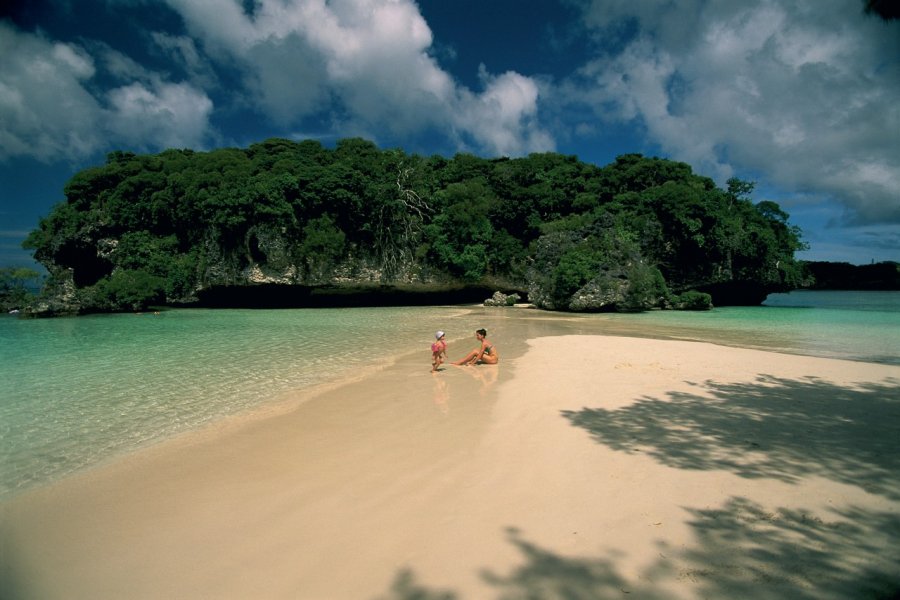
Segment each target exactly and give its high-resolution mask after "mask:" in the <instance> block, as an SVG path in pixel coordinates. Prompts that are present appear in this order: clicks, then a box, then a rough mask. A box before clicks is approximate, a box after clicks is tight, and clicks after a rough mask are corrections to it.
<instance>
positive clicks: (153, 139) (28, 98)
mask: <svg viewBox="0 0 900 600" xmlns="http://www.w3.org/2000/svg"><path fill="white" fill-rule="evenodd" d="M101 70H102V71H103V73H104V74H105V75H106V76H108V77H110V78H111V79H113V80H120V81H122V80H124V81H125V83H123V84H122V85H120V86H117V87H113V88H111V89H108V90H105V91H99V92H98V91H96V88H97V86H96V85H94V82H95V76H96V75H97V74H98V72H100V71H101ZM211 110H212V102H211V101H210V99H209V98H208V97H207V96H206V95H205V93H204V92H202V91H200V90H198V89H196V88H194V87H192V86H190V85H188V84H183V83H169V82H166V81H164V80H163V79H162V78H160V77H159V76H157V75H155V74H153V73H151V72H149V71H147V70H146V69H145V68H143V67H141V66H140V65H138V64H137V63H135V62H134V61H133V60H131V59H129V58H128V57H126V56H124V55H121V54H119V53H117V52H115V51H113V50H111V49H109V48H108V47H106V46H105V45H102V44H89V45H88V46H80V45H76V44H66V43H61V42H56V41H53V40H51V39H48V38H46V37H44V36H42V35H40V34H33V33H27V32H22V31H19V30H17V29H15V28H14V27H12V26H11V25H9V24H7V23H3V22H0V160H7V159H10V158H15V157H33V158H37V159H39V160H43V161H48V162H49V161H55V160H80V159H84V158H86V157H89V156H91V155H92V154H94V153H96V152H98V151H99V152H102V151H105V150H108V149H110V148H112V147H118V146H121V145H127V146H128V147H130V148H136V149H141V150H150V149H161V148H165V147H169V146H177V147H183V146H197V145H200V144H202V143H203V141H204V140H205V139H206V138H207V136H208V134H209V115H210V112H211Z"/></svg>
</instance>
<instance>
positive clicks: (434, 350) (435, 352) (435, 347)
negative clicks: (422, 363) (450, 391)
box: [431, 331, 447, 373]
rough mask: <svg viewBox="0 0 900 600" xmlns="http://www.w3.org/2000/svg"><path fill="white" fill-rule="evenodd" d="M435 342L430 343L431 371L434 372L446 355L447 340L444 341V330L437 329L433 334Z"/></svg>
mask: <svg viewBox="0 0 900 600" xmlns="http://www.w3.org/2000/svg"><path fill="white" fill-rule="evenodd" d="M434 339H435V342H434V343H433V344H431V372H432V373H435V372H437V370H438V367H439V366H441V364H442V363H443V362H444V359H445V358H446V357H447V342H445V341H444V332H443V331H437V332H435V334H434Z"/></svg>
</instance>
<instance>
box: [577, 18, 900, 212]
mask: <svg viewBox="0 0 900 600" xmlns="http://www.w3.org/2000/svg"><path fill="white" fill-rule="evenodd" d="M650 4H651V3H641V2H631V1H627V2H626V1H624V0H623V1H619V0H612V1H611V0H603V1H599V0H596V1H594V2H590V3H587V4H585V5H584V18H585V23H587V24H588V26H589V27H591V28H592V29H593V31H594V33H595V34H596V36H597V39H598V40H599V41H601V42H603V41H606V42H609V41H610V40H612V41H617V42H619V43H620V44H621V45H622V49H621V51H618V52H614V53H604V54H602V55H598V56H597V57H595V58H594V59H593V60H591V61H589V62H587V63H586V64H585V65H584V67H583V68H582V69H581V70H580V71H579V72H578V73H577V74H575V75H573V77H572V78H571V79H570V80H569V81H567V82H566V84H565V85H564V86H562V88H563V89H564V90H565V92H566V93H567V94H568V96H567V100H568V101H577V102H580V103H583V104H585V105H588V106H591V107H592V108H593V110H594V111H595V114H596V115H597V117H598V118H600V119H601V120H606V121H629V120H633V121H639V122H641V123H642V124H643V126H644V127H645V128H646V132H647V135H648V137H649V139H650V140H651V141H652V142H653V143H655V144H658V145H659V146H660V147H661V148H662V149H663V150H664V151H665V152H666V153H667V154H669V155H670V156H672V157H673V158H676V159H679V160H684V161H686V162H689V163H691V164H693V165H694V166H695V167H696V168H698V169H700V170H703V171H705V172H710V173H714V174H716V176H717V177H718V178H719V179H724V178H727V177H728V176H730V175H731V174H732V173H733V172H734V170H735V168H736V167H737V168H739V169H740V170H741V171H743V172H750V173H760V174H762V176H763V177H765V178H766V179H767V180H768V181H769V183H771V184H773V185H778V186H783V187H786V188H790V189H796V190H805V191H807V192H812V193H815V194H818V195H820V196H822V197H823V198H833V199H836V200H839V201H840V202H842V203H843V204H844V206H845V207H846V209H847V210H846V213H845V215H844V219H843V220H844V223H847V224H851V223H852V224H865V223H873V222H879V221H890V222H895V223H900V138H898V136H897V132H898V131H900V105H898V104H897V102H896V99H897V98H898V97H900V62H898V61H900V58H898V55H897V53H896V51H897V47H896V36H897V33H898V30H897V24H896V23H893V24H885V23H883V22H881V21H879V20H878V19H874V18H867V17H865V16H864V15H863V14H862V9H861V6H860V5H859V4H858V3H853V2H846V1H843V0H827V1H826V0H823V1H821V2H820V1H816V2H812V1H806V2H794V3H782V2H774V1H771V0H760V1H757V2H753V3H748V2H744V1H743V0H723V1H721V2H715V3H705V2H704V3H701V2H698V1H693V0H691V1H686V2H679V3H668V4H665V5H657V4H654V5H653V7H652V9H651V7H650ZM701 8H702V10H701ZM629 20H636V21H637V22H638V23H639V28H638V31H639V32H640V33H639V34H638V35H636V36H633V37H631V38H629V37H628V36H627V34H625V33H623V31H626V32H627V31H628V28H627V27H626V26H625V24H626V23H628V21H629ZM632 22H633V21H632ZM605 47H608V46H605Z"/></svg>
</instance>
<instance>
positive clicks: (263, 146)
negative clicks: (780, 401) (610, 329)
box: [25, 138, 803, 310]
mask: <svg viewBox="0 0 900 600" xmlns="http://www.w3.org/2000/svg"><path fill="white" fill-rule="evenodd" d="M752 190H753V184H752V183H749V182H743V181H740V180H737V179H733V180H731V181H729V182H728V187H727V189H721V188H719V187H717V186H716V184H715V183H714V182H713V180H711V179H710V178H708V177H703V176H701V175H697V174H695V173H693V171H692V169H691V167H690V166H689V165H687V164H684V163H680V162H674V161H670V160H665V159H660V158H648V157H644V156H641V155H638V154H626V155H623V156H620V157H618V158H617V159H616V160H615V161H614V162H613V163H612V164H610V165H607V166H605V167H598V166H595V165H591V164H588V163H584V162H581V161H579V160H578V159H577V158H576V157H574V156H567V155H562V154H556V153H541V154H532V155H530V156H527V157H524V158H516V159H508V158H496V159H490V158H481V157H477V156H473V155H471V154H457V155H456V156H454V157H452V158H445V157H441V156H431V157H423V156H419V155H415V154H412V155H410V154H407V153H405V152H404V151H402V150H399V149H389V150H381V149H379V148H378V147H376V146H375V145H374V144H373V143H371V142H369V141H367V140H363V139H357V138H354V139H346V140H341V141H340V142H338V143H337V144H336V146H335V147H334V148H333V149H329V148H326V147H324V146H323V145H322V144H320V143H319V142H316V141H311V140H306V141H302V142H294V141H290V140H284V139H270V140H266V141H264V142H261V143H258V144H253V145H251V146H250V147H249V148H246V149H237V148H224V149H218V150H213V151H210V152H194V151H191V150H166V151H165V152H162V153H159V154H153V155H137V154H133V153H129V152H114V153H111V154H110V155H109V156H108V158H107V161H106V164H104V165H102V166H97V167H94V168H89V169H85V170H83V171H81V172H79V173H77V174H76V175H75V176H74V177H72V179H71V180H70V181H69V182H68V184H67V185H66V186H65V190H64V191H65V196H66V200H65V201H64V202H63V203H61V204H59V205H57V206H56V207H54V208H53V210H52V211H51V212H50V214H49V215H47V216H46V217H45V218H43V219H41V221H40V223H39V227H38V228H37V229H36V230H35V231H33V232H32V233H31V234H30V236H29V237H28V238H27V240H26V242H25V247H26V248H30V249H32V250H33V251H34V256H35V258H36V260H38V261H39V262H41V263H42V264H44V265H45V266H47V268H48V270H49V271H50V273H51V275H52V276H51V278H50V279H51V281H50V285H49V286H48V287H49V288H52V287H53V286H52V284H53V282H54V281H58V280H59V278H60V277H63V276H64V275H63V274H64V273H66V272H68V273H70V274H71V277H72V280H73V282H74V286H75V288H76V291H77V294H79V302H80V303H81V305H82V306H83V307H85V310H122V309H130V308H140V307H144V306H147V305H150V304H154V303H164V302H177V301H181V300H184V299H189V298H191V297H192V295H194V294H195V293H196V292H197V290H200V289H203V288H204V287H205V286H209V285H227V284H229V283H231V284H239V283H241V282H240V281H238V278H237V275H236V274H239V273H245V272H246V271H247V270H248V269H252V268H254V266H256V267H260V268H263V269H266V270H267V271H268V272H276V271H277V272H279V273H281V274H282V275H281V277H282V279H284V281H285V283H288V284H304V285H316V284H323V283H328V282H330V281H333V280H334V278H335V273H337V272H343V271H341V269H343V270H345V271H346V270H347V269H348V268H349V267H348V264H350V262H351V261H355V263H354V264H356V265H357V267H358V265H359V264H363V263H364V264H366V265H369V266H370V267H372V268H373V269H375V270H377V272H378V274H379V277H380V278H381V281H382V282H384V283H391V282H392V281H397V278H398V277H401V275H402V277H405V278H406V280H410V278H412V280H416V278H418V280H420V281H427V280H431V281H435V280H440V281H445V282H447V281H456V282H461V283H464V284H466V283H468V284H474V283H477V282H484V281H490V282H503V283H504V285H506V286H507V287H509V288H515V289H518V290H522V291H529V290H530V293H531V295H533V296H535V297H536V298H540V301H539V302H540V304H541V305H542V306H545V307H547V308H557V309H566V310H579V309H583V308H587V309H591V307H590V306H585V307H582V306H580V305H579V304H578V302H577V301H575V300H574V299H575V298H576V297H577V296H578V295H579V293H580V294H581V295H582V296H584V294H585V290H586V289H588V288H591V286H593V288H591V289H594V291H595V292H596V290H597V289H600V288H603V289H606V287H608V286H610V285H613V284H615V286H618V288H621V289H620V290H619V291H620V292H621V293H619V295H618V296H616V298H617V300H615V301H613V302H611V303H609V304H608V308H614V309H640V308H647V307H649V306H657V305H658V306H664V305H666V304H667V303H671V295H672V294H676V295H677V294H680V293H682V292H686V291H689V290H695V289H696V290H701V291H703V290H704V289H705V288H709V287H710V286H715V285H718V284H725V283H735V282H742V283H749V284H753V285H755V286H758V287H760V289H765V290H769V291H775V290H779V289H790V288H791V287H794V286H795V285H796V283H797V282H798V281H799V278H800V269H799V265H798V263H797V262H796V261H795V260H794V252H795V251H796V250H798V249H800V248H802V247H803V243H802V242H801V239H800V232H799V230H798V229H797V228H796V227H794V226H792V225H790V223H789V222H788V215H787V214H785V213H784V212H783V211H782V210H781V209H780V208H779V207H778V205H777V204H775V203H773V202H768V201H765V202H760V203H758V204H754V203H753V202H752V201H751V199H750V193H751V192H752ZM351 270H352V269H351ZM616 282H625V283H627V285H626V286H625V287H624V288H623V287H622V286H621V285H619V283H616ZM604 286H606V287H604ZM618 288H617V289H618ZM648 298H652V300H648ZM594 308H596V306H594Z"/></svg>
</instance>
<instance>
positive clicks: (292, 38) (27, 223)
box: [0, 0, 900, 266]
mask: <svg viewBox="0 0 900 600" xmlns="http://www.w3.org/2000/svg"><path fill="white" fill-rule="evenodd" d="M0 4H2V8H0V266H4V265H24V266H34V265H35V263H33V262H32V261H31V258H30V255H29V253H27V252H26V251H24V250H22V249H21V242H22V240H24V238H25V236H26V235H27V234H28V232H29V231H31V230H32V229H34V228H35V227H36V226H37V224H38V221H39V219H40V218H41V217H43V216H46V215H47V214H48V213H49V211H50V209H51V208H52V206H53V205H55V204H57V203H59V202H61V201H63V200H64V199H65V198H64V195H63V187H64V185H65V183H66V182H67V181H68V180H69V178H71V176H72V175H73V174H74V173H76V172H78V171H79V170H81V169H84V168H87V167H90V166H94V165H99V164H103V163H104V162H105V160H106V158H105V157H106V154H107V153H108V152H111V151H114V150H126V151H131V152H137V153H156V152H160V151H162V150H165V149H166V148H193V149H195V150H209V149H213V148H220V147H241V148H244V147H247V146H249V145H250V144H252V143H255V142H259V141H262V140H265V139H267V138H270V137H283V138H289V139H293V140H303V139H316V140H319V141H321V142H322V143H323V144H324V145H325V146H328V147H330V146H332V145H333V144H334V143H335V142H336V141H337V140H339V139H342V138H347V137H364V138H367V139H370V140H372V141H373V142H375V143H376V144H377V145H378V146H379V147H381V148H402V149H403V150H404V151H406V152H408V153H418V154H422V155H426V156H427V155H432V154H441V155H443V156H447V157H450V156H453V155H454V154H456V153H457V152H468V153H473V154H476V155H479V156H484V157H499V156H509V157H518V156H526V155H528V154H529V153H532V152H559V153H563V154H567V155H575V156H577V157H578V158H579V159H580V160H582V161H585V162H589V163H593V164H596V165H598V166H603V165H606V164H609V163H610V162H613V161H614V160H615V157H616V156H618V155H620V154H627V153H635V152H637V153H641V154H644V155H645V156H658V157H662V158H668V159H672V160H676V161H682V162H686V163H688V164H690V165H691V167H692V168H693V170H694V171H695V172H696V173H699V174H701V175H705V176H709V177H712V178H713V179H714V180H715V181H716V182H717V183H718V184H719V185H720V186H722V187H725V182H726V181H727V180H728V179H729V178H730V177H738V178H740V179H743V180H745V181H752V182H755V183H756V188H755V190H754V192H753V196H752V198H753V200H754V201H762V200H773V201H775V202H777V203H778V204H779V205H781V207H782V208H783V209H784V210H785V211H786V212H788V213H789V214H790V215H791V219H790V221H791V223H792V224H795V225H797V226H799V227H800V228H801V229H802V230H803V235H804V240H805V241H806V242H807V243H808V244H809V249H808V250H806V251H802V252H799V253H798V254H797V256H798V257H799V258H802V259H805V260H828V261H843V262H850V263H854V264H867V263H870V262H872V261H875V262H880V261H884V260H893V261H900V21H898V20H894V21H884V20H882V19H880V18H878V17H877V16H874V15H868V14H865V13H864V11H863V3H862V1H861V0H777V1H776V0H419V1H418V2H416V1H414V0H3V2H2V3H0Z"/></svg>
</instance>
